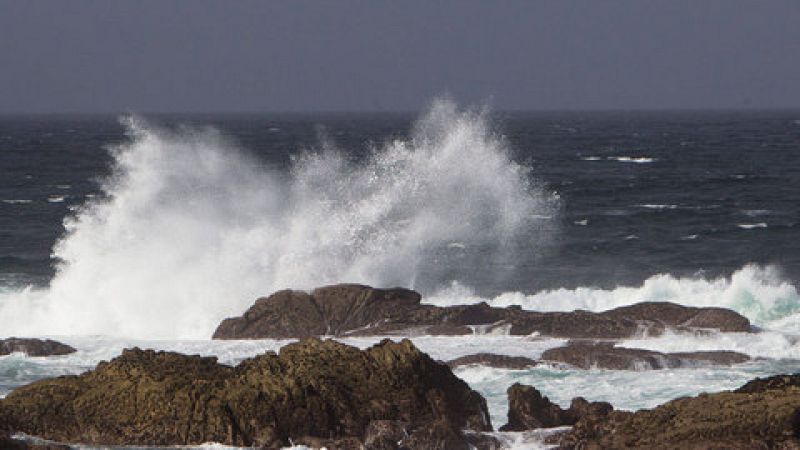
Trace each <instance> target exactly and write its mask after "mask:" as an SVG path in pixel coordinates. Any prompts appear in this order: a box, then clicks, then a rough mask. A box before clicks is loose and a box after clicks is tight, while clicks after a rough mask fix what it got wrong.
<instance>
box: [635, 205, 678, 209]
mask: <svg viewBox="0 0 800 450" xmlns="http://www.w3.org/2000/svg"><path fill="white" fill-rule="evenodd" d="M636 206H637V207H639V208H646V209H677V208H678V205H656V204H644V205H636Z"/></svg>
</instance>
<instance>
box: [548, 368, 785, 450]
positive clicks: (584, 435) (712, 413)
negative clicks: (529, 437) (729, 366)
mask: <svg viewBox="0 0 800 450" xmlns="http://www.w3.org/2000/svg"><path fill="white" fill-rule="evenodd" d="M798 384H800V376H799V375H781V376H776V377H771V378H767V379H760V380H754V381H751V382H749V383H747V384H745V385H744V386H742V387H741V388H740V389H738V390H736V391H732V392H720V393H716V394H701V395H699V396H697V397H687V398H680V399H677V400H673V401H671V402H668V403H665V404H663V405H661V406H658V407H656V408H653V409H652V410H642V411H637V412H635V413H631V412H621V411H612V412H611V413H609V414H607V415H605V416H592V415H589V416H584V417H583V418H581V419H580V420H579V421H578V422H577V423H576V424H575V425H574V427H573V428H572V429H571V430H570V431H568V432H566V433H565V434H563V435H560V436H558V437H556V441H557V443H558V444H559V445H560V448H562V449H623V448H625V449H629V448H634V449H671V448H687V449H768V448H780V449H797V448H800V439H798V438H799V437H800V410H799V409H798V408H800V388H798Z"/></svg>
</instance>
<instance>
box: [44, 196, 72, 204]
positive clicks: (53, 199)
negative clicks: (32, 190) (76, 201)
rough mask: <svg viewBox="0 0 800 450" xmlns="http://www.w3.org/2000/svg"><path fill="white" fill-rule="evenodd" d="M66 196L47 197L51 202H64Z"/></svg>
mask: <svg viewBox="0 0 800 450" xmlns="http://www.w3.org/2000/svg"><path fill="white" fill-rule="evenodd" d="M66 198H67V196H66V195H51V196H49V197H47V201H48V202H49V203H63V202H64V200H66Z"/></svg>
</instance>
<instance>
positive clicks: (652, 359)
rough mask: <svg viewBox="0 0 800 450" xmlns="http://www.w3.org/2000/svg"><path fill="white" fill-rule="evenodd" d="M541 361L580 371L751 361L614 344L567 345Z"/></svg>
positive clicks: (744, 357) (724, 353)
mask: <svg viewBox="0 0 800 450" xmlns="http://www.w3.org/2000/svg"><path fill="white" fill-rule="evenodd" d="M542 360H545V361H554V362H561V363H565V364H569V365H570V366H573V367H577V368H580V369H592V368H597V369H615V370H650V369H669V368H677V367H699V366H708V365H731V364H739V363H743V362H746V361H749V360H750V357H749V356H747V355H744V354H742V353H736V352H730V351H710V352H686V353H661V352H655V351H651V350H642V349H637V348H624V347H615V346H614V343H613V342H587V341H570V342H569V343H568V345H566V346H564V347H557V348H551V349H548V350H545V351H544V353H542Z"/></svg>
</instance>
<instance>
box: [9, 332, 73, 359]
mask: <svg viewBox="0 0 800 450" xmlns="http://www.w3.org/2000/svg"><path fill="white" fill-rule="evenodd" d="M17 352H19V353H25V354H26V355H28V356H56V355H68V354H70V353H75V349H74V348H72V347H70V346H69V345H66V344H62V343H61V342H57V341H53V340H50V339H22V338H14V337H12V338H8V339H0V355H10V354H11V353H17Z"/></svg>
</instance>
